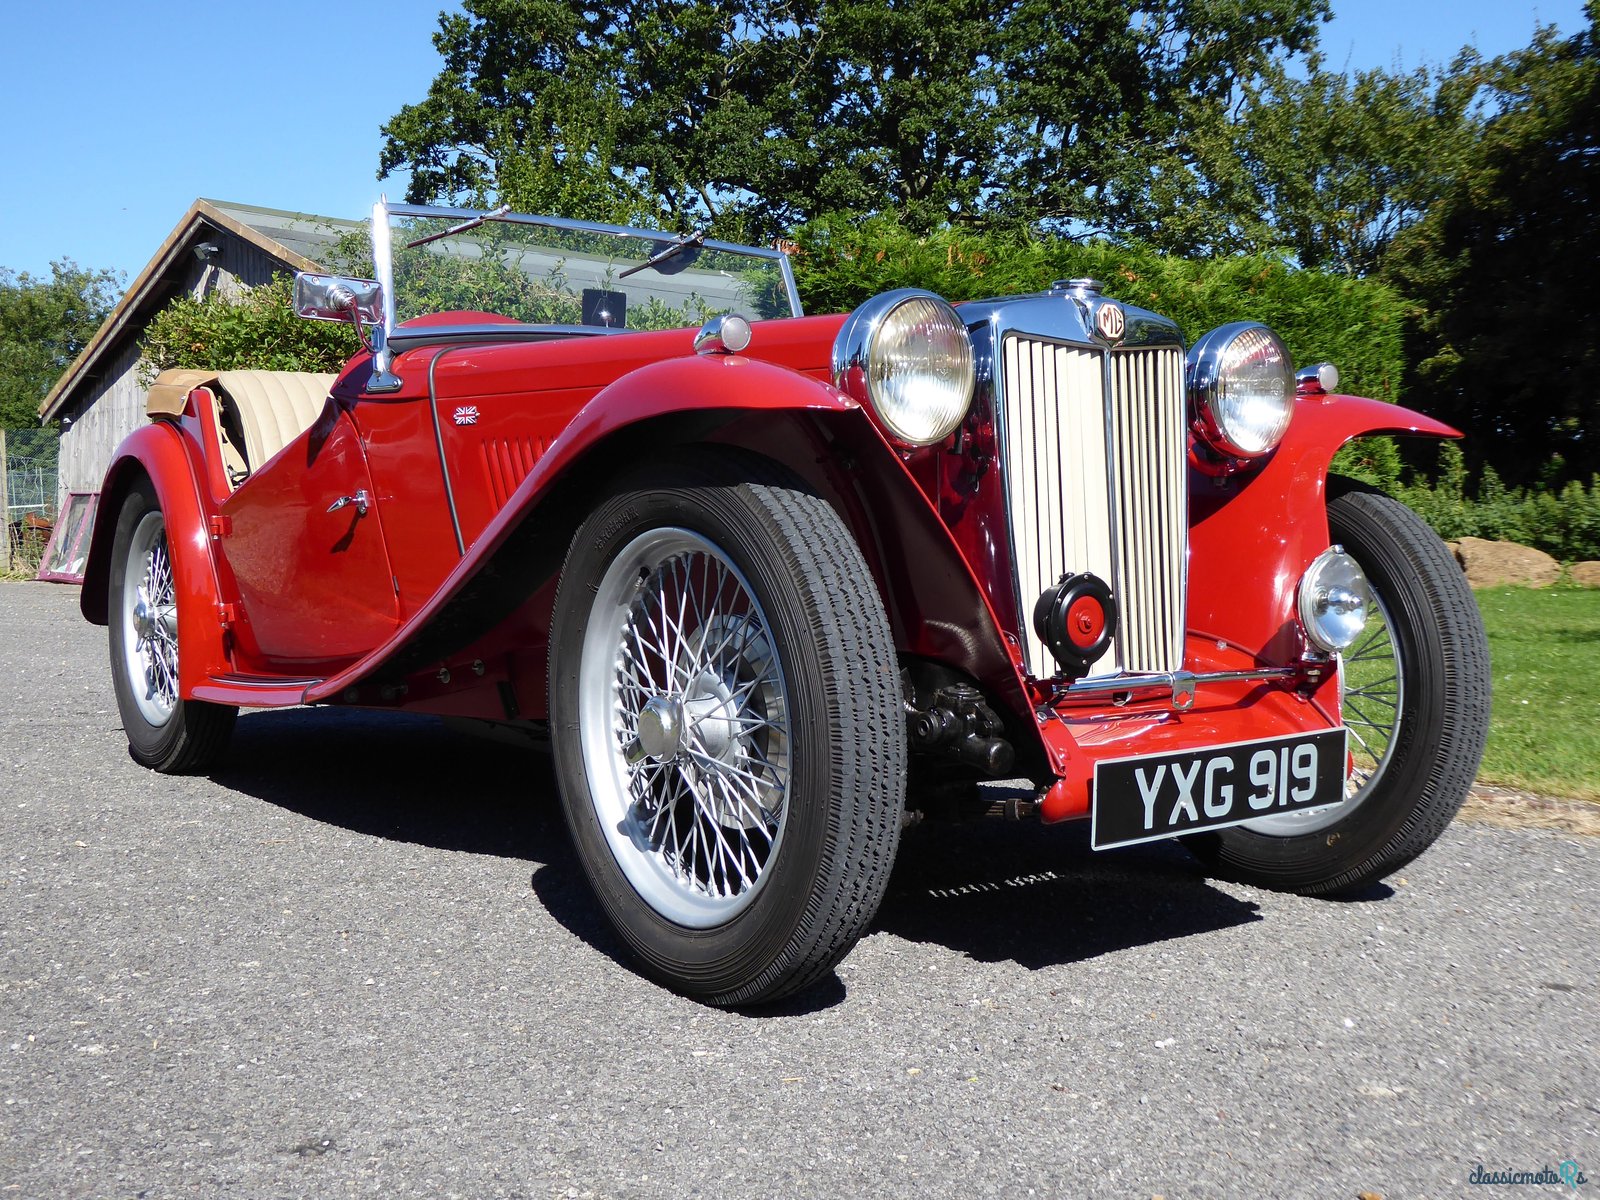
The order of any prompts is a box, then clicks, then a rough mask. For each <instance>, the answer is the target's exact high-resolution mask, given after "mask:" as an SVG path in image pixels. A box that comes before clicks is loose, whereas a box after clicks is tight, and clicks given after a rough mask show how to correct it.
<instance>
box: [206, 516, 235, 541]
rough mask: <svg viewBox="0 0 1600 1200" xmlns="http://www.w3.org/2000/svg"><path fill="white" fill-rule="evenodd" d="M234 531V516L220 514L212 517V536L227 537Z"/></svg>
mask: <svg viewBox="0 0 1600 1200" xmlns="http://www.w3.org/2000/svg"><path fill="white" fill-rule="evenodd" d="M232 533H233V518H232V517H224V516H220V515H219V516H214V517H212V518H211V536H212V537H214V538H225V537H228V536H230V535H231V534H232Z"/></svg>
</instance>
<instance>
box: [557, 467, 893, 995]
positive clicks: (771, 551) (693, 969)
mask: <svg viewBox="0 0 1600 1200" xmlns="http://www.w3.org/2000/svg"><path fill="white" fill-rule="evenodd" d="M902 709H903V701H902V699H901V696H900V688H899V675H898V668H897V664H896V662H895V653H894V640H893V635H892V634H891V632H890V629H889V619H888V614H887V613H886V612H885V611H884V607H883V600H882V598H881V597H880V596H879V595H878V590H877V585H876V583H875V582H874V580H873V576H872V572H871V571H870V570H869V569H868V567H867V563H866V560H865V559H864V558H863V557H862V554H861V550H860V547H859V546H858V545H857V544H856V542H855V540H854V539H853V538H852V537H851V534H850V530H849V528H848V527H847V526H846V525H845V524H844V522H843V521H842V520H841V519H840V517H839V514H838V513H837V512H835V511H834V509H833V508H831V507H830V506H829V505H828V504H827V503H826V502H825V501H824V500H823V499H821V498H820V497H819V496H817V495H816V494H815V493H814V492H812V491H811V490H809V489H808V488H807V486H806V484H805V482H804V481H803V480H801V479H799V478H798V477H796V476H795V475H793V474H792V473H790V472H789V471H787V470H786V469H784V468H782V467H780V466H779V465H778V464H776V463H773V462H771V461H769V460H767V459H763V458H760V457H758V456H756V455H753V454H750V453H749V452H747V451H742V450H735V449H732V448H729V447H710V446H701V447H685V448H682V449H680V450H678V451H676V452H674V453H673V454H672V455H671V456H670V457H668V458H665V459H663V460H662V461H660V462H657V463H653V464H649V465H646V466H641V467H639V468H637V469H636V470H634V471H632V472H630V473H629V474H628V475H627V476H625V477H624V478H623V479H621V480H619V482H618V484H617V490H616V491H614V492H613V493H612V494H611V495H610V496H609V497H608V498H607V499H606V500H604V501H603V502H602V503H600V504H599V505H598V506H597V507H596V508H595V509H594V511H593V512H592V513H591V514H590V515H589V517H588V518H587V519H586V520H585V521H584V522H583V524H582V526H581V527H580V528H579V529H578V531H577V533H576V535H575V536H574V537H573V539H572V543H571V548H570V549H569V551H568V553H567V557H566V561H565V562H564V563H563V565H562V568H561V579H560V583H559V586H558V587H557V590H556V601H555V611H554V616H553V619H552V623H551V629H550V725H551V738H550V741H551V749H552V751H553V756H554V759H555V767H556V777H557V779H558V781H559V783H560V785H561V805H562V811H563V814H564V816H565V817H566V821H567V827H568V829H569V830H571V832H572V840H573V845H574V847H575V848H576V850H577V852H578V859H579V861H580V862H581V864H582V866H583V870H584V874H585V876H586V877H587V879H588V881H589V885H590V887H591V888H592V889H593V891H594V894H595V898H596V900H597V901H598V902H599V904H600V907H601V908H602V909H603V910H604V912H605V915H606V917H607V919H608V920H610V922H611V924H612V926H613V927H614V928H615V929H616V931H617V933H618V934H619V935H620V936H621V938H622V940H623V942H624V944H625V945H626V947H627V949H628V951H629V953H630V954H631V955H632V957H633V959H634V960H635V962H636V963H637V964H638V965H639V967H640V968H641V969H642V970H643V971H645V972H646V973H647V974H649V975H650V976H651V977H653V978H655V979H657V980H660V981H661V982H662V983H664V984H666V985H668V986H669V987H672V988H675V989H677V990H678V991H680V992H683V993H684V994H686V995H690V996H694V997H697V998H699V999H703V1000H706V1001H709V1002H711V1003H713V1004H726V1005H745V1004H757V1003H765V1002H769V1001H772V1000H776V999H778V998H779V997H782V996H786V995H788V994H790V993H792V992H795V991H798V990H800V989H802V988H804V987H806V986H807V985H809V984H810V983H812V982H814V981H815V980H817V979H819V978H821V977H822V976H823V975H824V974H825V973H826V972H827V971H829V970H830V969H831V968H832V967H833V965H834V964H835V963H836V962H838V961H839V959H841V958H842V957H844V955H845V954H847V953H848V952H849V950H850V947H851V946H853V945H854V944H855V942H856V939H857V938H859V937H860V936H861V933H862V931H863V930H864V929H865V928H866V926H867V923H868V922H869V921H870V920H871V919H872V916H873V914H874V913H875V912H876V911H877V907H878V904H879V902H880V901H881V900H882V898H883V893H884V890H885V888H886V887H887V886H888V880H889V871H890V869H891V867H892V866H893V863H894V855H895V850H896V848H897V847H898V845H899V840H900V822H901V816H902V814H903V812H904V809H905V757H906V745H905V716H904V713H903V711H902Z"/></svg>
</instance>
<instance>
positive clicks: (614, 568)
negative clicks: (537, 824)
mask: <svg viewBox="0 0 1600 1200" xmlns="http://www.w3.org/2000/svg"><path fill="white" fill-rule="evenodd" d="M594 613H595V619H594V620H593V622H592V623H591V625H590V627H589V632H588V636H587V638H586V639H585V643H584V647H583V661H582V667H581V678H582V685H581V686H582V689H583V696H582V698H581V700H580V707H581V712H582V717H581V722H582V729H581V733H582V738H583V744H584V752H585V756H586V758H587V759H588V760H589V762H590V763H591V764H592V767H591V771H592V773H593V774H597V775H599V778H598V779H594V780H592V784H593V785H594V797H595V803H596V807H597V808H598V809H599V815H600V823H601V828H602V830H603V831H604V832H605V834H606V839H607V842H608V843H609V845H610V847H611V851H612V853H613V854H614V855H615V856H616V858H617V862H618V864H619V865H620V866H621V867H622V870H623V873H624V874H625V875H627V877H628V880H629V882H630V883H632V884H633V886H634V887H635V888H636V889H638V891H639V894H640V895H641V896H643V897H644V899H645V900H646V902H647V903H649V905H650V906H651V907H652V908H654V909H655V910H656V911H657V912H659V913H660V914H661V915H662V916H663V917H666V918H667V919H668V920H670V921H673V922H675V923H677V924H679V925H685V926H688V927H691V928H704V927H707V926H710V925H715V924H720V923H721V922H723V921H726V920H727V919H729V918H730V917H732V916H733V915H734V914H736V913H737V912H739V911H740V910H741V909H743V908H744V907H745V906H746V905H748V904H749V903H750V902H751V900H752V899H753V898H754V897H755V895H756V894H757V892H758V891H759V890H760V888H761V886H762V884H763V883H764V882H765V880H766V874H767V866H768V864H769V863H770V862H771V861H772V859H773V857H774V855H775V854H776V852H777V849H778V844H779V842H780V841H781V840H782V837H783V829H784V822H785V816H786V814H787V812H788V801H789V783H790V777H791V764H790V758H789V753H790V752H789V705H788V698H787V697H788V693H787V689H786V687H785V683H784V677H783V669H782V667H781V665H780V664H779V662H778V660H777V657H776V656H775V655H774V653H773V650H772V639H771V637H770V634H769V632H768V631H769V628H770V626H769V624H768V621H767V616H766V614H765V613H764V612H763V611H762V609H761V605H760V604H759V603H758V602H757V601H756V599H755V597H754V595H753V594H752V593H751V589H750V585H749V584H748V583H747V582H746V581H745V579H744V577H743V576H742V575H741V574H740V573H739V571H738V569H737V568H735V567H734V566H733V564H732V563H730V562H729V561H728V559H727V557H726V556H725V555H724V554H723V553H722V552H721V551H720V550H718V549H717V547H716V546H714V545H713V544H712V543H711V542H710V541H709V540H707V539H706V538H704V537H702V536H700V535H699V534H696V533H692V532H690V531H689V530H687V529H678V528H664V529H654V530H651V531H649V532H647V533H643V534H641V535H639V536H638V537H636V538H634V539H633V541H631V542H630V543H629V544H628V545H627V546H625V547H624V548H623V549H622V551H621V552H620V553H619V554H618V555H617V557H616V558H615V559H614V560H613V561H612V563H611V565H610V567H609V568H608V570H607V571H606V573H605V575H604V577H603V578H602V579H601V581H600V586H599V589H598V591H597V593H596V596H595V601H594Z"/></svg>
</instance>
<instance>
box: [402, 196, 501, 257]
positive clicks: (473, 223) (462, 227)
mask: <svg viewBox="0 0 1600 1200" xmlns="http://www.w3.org/2000/svg"><path fill="white" fill-rule="evenodd" d="M510 211H511V205H509V204H502V205H501V206H500V207H499V208H497V209H495V210H494V211H493V212H486V213H484V214H483V215H482V216H481V217H473V218H472V219H471V220H470V221H463V222H461V224H459V225H452V226H450V228H449V229H446V230H444V231H443V232H440V233H430V234H429V235H428V236H427V237H419V238H418V239H417V240H416V241H414V242H407V243H406V249H407V250H415V249H416V248H417V247H418V246H426V245H427V244H428V243H429V242H437V241H438V240H439V239H440V238H447V237H450V236H451V235H452V234H457V233H465V232H466V231H467V230H469V229H476V228H477V227H478V226H479V225H483V224H485V223H487V222H489V221H495V220H498V219H499V218H501V217H503V216H505V215H506V214H507V213H508V212H510Z"/></svg>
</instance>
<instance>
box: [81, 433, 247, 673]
mask: <svg viewBox="0 0 1600 1200" xmlns="http://www.w3.org/2000/svg"><path fill="white" fill-rule="evenodd" d="M200 478H201V472H200V466H199V463H198V461H197V455H196V451H195V449H194V447H193V446H192V445H191V444H190V442H189V440H188V439H187V438H186V437H185V436H184V435H183V433H182V432H181V431H180V430H179V429H178V427H177V426H175V425H173V424H171V423H170V422H166V421H157V422H154V423H153V424H150V425H145V426H142V427H141V428H139V429H137V430H135V431H134V432H133V433H131V434H129V435H128V437H127V438H125V439H124V440H123V442H122V444H121V445H120V446H118V447H117V451H116V454H115V456H114V457H113V458H112V461H111V466H110V468H109V469H108V470H107V471H106V477H105V481H104V482H103V483H102V484H101V485H100V505H99V509H98V512H97V514H96V516H95V523H94V532H93V534H92V535H91V538H90V543H89V559H88V562H87V563H86V564H85V565H84V572H83V590H82V591H81V592H80V594H79V599H78V606H79V608H80V610H81V611H82V612H83V615H84V617H85V618H86V619H87V620H88V621H90V622H92V623H93V624H96V625H105V624H107V623H108V621H109V620H110V612H109V607H110V598H109V595H108V593H109V589H110V582H111V556H112V552H113V542H114V541H115V539H116V530H117V520H118V518H119V517H120V516H121V513H122V506H123V504H124V503H125V502H126V500H127V498H128V494H129V493H130V492H131V491H133V489H134V488H135V487H137V486H138V485H139V484H140V482H141V481H144V480H148V481H149V483H150V485H151V487H153V488H154V489H155V494H156V500H157V502H158V503H159V504H160V505H161V512H162V515H163V516H164V517H165V518H166V522H167V545H168V549H169V552H170V554H171V557H172V573H173V587H174V589H175V594H176V598H177V602H178V646H179V655H178V689H179V694H180V695H182V696H184V697H186V698H187V697H190V696H192V695H193V693H194V689H195V687H196V686H198V685H200V684H203V683H204V682H205V681H206V680H207V679H209V678H211V677H212V676H214V675H219V674H225V673H226V672H228V671H229V670H230V669H231V668H230V665H229V662H228V654H227V646H226V643H225V640H224V638H225V628H224V625H223V623H222V620H221V617H220V612H219V605H220V603H221V597H222V588H221V585H220V583H219V582H218V571H217V561H216V556H215V553H214V550H213V544H212V537H211V530H210V526H209V513H208V512H207V511H206V508H205V504H204V501H203V499H202V497H201V492H200Z"/></svg>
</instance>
